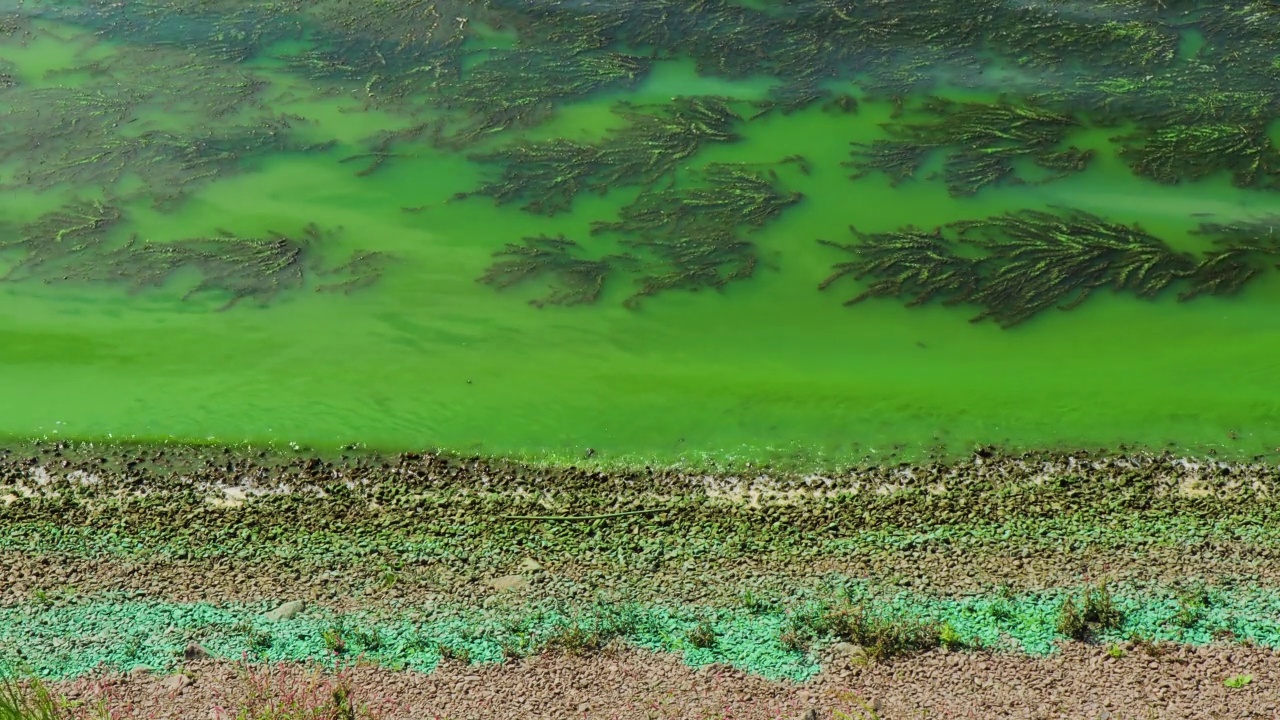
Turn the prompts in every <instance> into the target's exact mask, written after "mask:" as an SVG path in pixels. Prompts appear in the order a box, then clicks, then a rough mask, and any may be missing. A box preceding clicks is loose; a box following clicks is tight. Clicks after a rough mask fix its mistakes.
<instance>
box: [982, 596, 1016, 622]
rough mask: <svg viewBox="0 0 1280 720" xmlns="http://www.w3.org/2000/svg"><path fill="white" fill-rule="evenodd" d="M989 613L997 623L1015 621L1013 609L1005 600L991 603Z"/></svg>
mask: <svg viewBox="0 0 1280 720" xmlns="http://www.w3.org/2000/svg"><path fill="white" fill-rule="evenodd" d="M987 612H989V613H990V614H991V618H992V619H993V620H996V621H1005V620H1012V619H1013V608H1011V607H1009V601H1008V600H1006V599H1004V598H1001V599H1000V600H997V601H996V602H994V603H991V606H990V607H989V608H988V609H987Z"/></svg>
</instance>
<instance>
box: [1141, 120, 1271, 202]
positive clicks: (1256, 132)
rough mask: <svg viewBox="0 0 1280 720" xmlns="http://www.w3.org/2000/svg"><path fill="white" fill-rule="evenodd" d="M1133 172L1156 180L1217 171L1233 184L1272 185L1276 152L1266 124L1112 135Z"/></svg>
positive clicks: (1183, 127)
mask: <svg viewBox="0 0 1280 720" xmlns="http://www.w3.org/2000/svg"><path fill="white" fill-rule="evenodd" d="M1116 142H1118V143H1120V145H1121V147H1122V149H1121V151H1120V156H1121V157H1122V158H1124V159H1125V161H1127V162H1128V163H1129V166H1130V167H1132V168H1133V171H1134V172H1135V173H1137V174H1139V175H1142V176H1145V177H1149V178H1151V179H1152V180H1155V181H1156V182H1160V183H1165V184H1174V183H1178V182H1182V181H1184V180H1192V181H1194V180H1200V179H1203V178H1206V177H1210V176H1212V175H1215V174H1217V173H1220V172H1227V173H1230V174H1231V179H1232V182H1233V183H1234V184H1235V185H1237V186H1239V187H1257V186H1262V187H1267V188H1276V187H1277V185H1278V184H1280V151H1278V150H1277V149H1276V146H1275V143H1273V142H1272V140H1271V137H1270V134H1269V132H1268V126H1267V124H1266V123H1249V124H1242V123H1233V124H1198V125H1185V124H1175V125H1169V126H1164V127H1160V128H1157V129H1153V130H1145V131H1142V130H1140V131H1138V132H1136V133H1133V134H1130V135H1125V136H1122V137H1119V138H1116Z"/></svg>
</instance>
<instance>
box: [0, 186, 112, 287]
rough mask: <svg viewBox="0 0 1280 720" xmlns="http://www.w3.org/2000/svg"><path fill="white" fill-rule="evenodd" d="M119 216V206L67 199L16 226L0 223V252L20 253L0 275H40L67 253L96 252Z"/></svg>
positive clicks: (71, 254)
mask: <svg viewBox="0 0 1280 720" xmlns="http://www.w3.org/2000/svg"><path fill="white" fill-rule="evenodd" d="M121 218H122V215H121V213H120V209H119V208H117V207H114V206H111V205H107V204H105V203H102V202H100V201H96V200H94V201H80V202H75V203H70V204H68V205H65V206H63V207H62V208H59V209H57V210H54V211H52V212H48V213H45V214H44V215H41V216H40V217H39V218H37V219H35V220H33V221H31V222H28V223H24V224H22V225H19V226H17V227H16V228H15V227H5V226H0V229H3V231H4V234H3V235H0V254H2V253H16V254H20V257H19V258H18V260H17V261H16V262H14V263H13V264H12V265H10V266H9V270H8V271H7V272H6V273H5V274H4V279H5V280H21V279H28V278H33V277H42V276H44V275H47V274H48V273H46V272H45V269H46V267H47V266H50V265H52V266H53V268H52V270H51V271H50V272H52V273H54V274H56V273H57V271H58V270H57V268H58V267H59V264H60V263H61V262H62V261H64V260H65V259H66V258H68V257H76V256H80V255H93V254H97V253H100V252H101V247H102V245H103V243H104V242H105V238H106V237H107V235H108V234H109V233H110V232H111V231H112V230H113V229H114V228H115V227H116V225H117V224H118V223H119V222H120V220H121Z"/></svg>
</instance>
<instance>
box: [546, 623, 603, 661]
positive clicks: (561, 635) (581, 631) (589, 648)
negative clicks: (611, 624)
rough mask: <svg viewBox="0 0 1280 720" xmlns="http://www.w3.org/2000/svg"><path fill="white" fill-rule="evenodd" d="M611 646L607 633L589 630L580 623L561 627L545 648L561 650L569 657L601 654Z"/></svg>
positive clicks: (552, 635) (547, 641)
mask: <svg viewBox="0 0 1280 720" xmlns="http://www.w3.org/2000/svg"><path fill="white" fill-rule="evenodd" d="M608 644H609V638H608V637H607V635H606V634H605V633H601V632H599V631H597V630H588V629H586V628H584V627H582V625H580V624H579V623H576V622H575V623H573V624H572V625H566V626H562V627H559V628H557V629H556V630H555V632H553V633H552V634H551V636H550V637H548V638H547V639H546V641H545V643H544V647H546V648H548V649H554V650H559V651H561V652H563V653H565V654H567V655H575V656H576V655H587V654H590V653H595V652H599V651H601V650H603V649H604V647H605V645H608Z"/></svg>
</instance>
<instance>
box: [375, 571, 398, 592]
mask: <svg viewBox="0 0 1280 720" xmlns="http://www.w3.org/2000/svg"><path fill="white" fill-rule="evenodd" d="M398 582H400V575H399V574H398V573H396V571H395V570H392V569H391V568H387V569H386V570H383V571H382V574H381V575H379V576H378V587H380V588H382V589H383V590H390V589H391V588H393V587H395V584H396V583H398Z"/></svg>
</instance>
